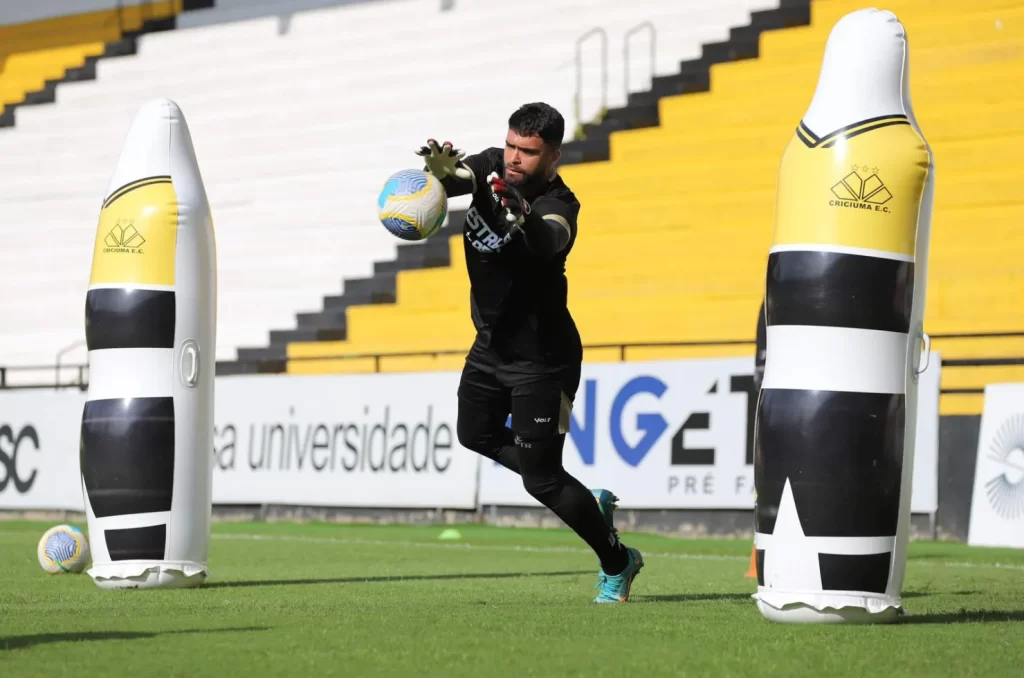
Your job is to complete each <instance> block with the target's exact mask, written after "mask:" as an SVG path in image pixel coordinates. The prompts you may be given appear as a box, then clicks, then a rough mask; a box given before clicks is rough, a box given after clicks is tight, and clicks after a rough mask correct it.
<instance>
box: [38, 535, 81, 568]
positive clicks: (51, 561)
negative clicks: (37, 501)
mask: <svg viewBox="0 0 1024 678" xmlns="http://www.w3.org/2000/svg"><path fill="white" fill-rule="evenodd" d="M37 552H38V555H39V566H40V567H42V568H43V570H44V571H46V572H48V573H50V574H61V573H72V574H78V573H79V572H82V571H83V570H84V569H85V568H86V566H87V565H88V564H89V558H90V553H89V540H88V539H86V538H85V533H84V532H82V531H81V530H80V529H78V528H77V527H75V526H73V525H56V526H54V527H51V528H50V529H48V530H47V531H46V533H45V534H43V536H42V538H41V539H40V540H39V547H38V549H37Z"/></svg>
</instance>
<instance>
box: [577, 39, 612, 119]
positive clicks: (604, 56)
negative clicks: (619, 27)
mask: <svg viewBox="0 0 1024 678" xmlns="http://www.w3.org/2000/svg"><path fill="white" fill-rule="evenodd" d="M592 35H599V36H601V110H602V111H603V110H605V109H606V108H607V107H608V33H607V31H605V30H604V29H603V28H601V27H600V26H594V27H593V28H591V29H590V30H589V31H587V32H586V33H584V34H583V35H581V36H580V37H578V38H576V99H575V102H574V105H575V111H574V112H575V114H576V123H577V124H583V120H582V118H581V116H582V109H583V43H584V42H585V41H586V39H587V38H589V37H590V36H592Z"/></svg>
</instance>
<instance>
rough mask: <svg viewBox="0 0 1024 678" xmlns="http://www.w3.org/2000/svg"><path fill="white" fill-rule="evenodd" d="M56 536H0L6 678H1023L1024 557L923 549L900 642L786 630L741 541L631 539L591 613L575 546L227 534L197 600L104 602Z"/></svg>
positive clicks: (491, 537) (876, 632)
mask: <svg viewBox="0 0 1024 678" xmlns="http://www.w3.org/2000/svg"><path fill="white" fill-rule="evenodd" d="M49 526H50V524H44V523H31V522H0V676H3V677H4V678H9V677H13V676H47V678H54V677H56V676H74V678H82V677H83V676H102V677H104V678H106V677H108V676H121V675H125V676H128V675H130V676H147V677H148V676H154V677H155V676H189V677H193V676H217V677H221V676H312V675H316V676H323V675H337V676H385V675H386V676H417V677H420V676H446V677H448V676H472V677H473V678H482V677H486V676H587V677H589V678H593V677H596V676H617V677H621V676H627V675H629V676H637V677H640V678H644V677H646V676H687V675H713V676H741V675H749V676H758V677H759V678H763V677H764V676H766V675H769V676H770V675H779V676H828V677H829V678H835V677H837V676H846V675H849V676H884V677H886V678H888V677H890V676H904V675H906V676H973V675H977V676H985V677H986V678H993V677H995V676H1021V675H1024V551H1013V550H1008V549H975V548H969V547H966V546H964V545H961V544H950V543H925V542H915V543H912V544H911V548H910V557H909V562H908V565H907V578H906V586H905V599H904V604H905V607H906V610H907V614H906V615H905V616H904V617H903V618H902V619H901V620H900V621H899V622H898V623H896V624H892V625H885V626H783V625H777V624H773V623H771V622H768V621H766V620H765V619H763V618H762V617H761V615H760V613H759V612H758V611H757V608H756V607H755V604H754V602H753V600H751V598H750V594H751V593H752V592H753V591H754V590H755V588H756V583H755V582H754V581H753V580H751V579H745V578H744V576H743V574H744V573H745V572H746V570H747V565H748V562H749V556H750V543H749V542H748V541H732V540H728V541H726V540H705V541H697V540H679V539H670V538H666V537H659V536H654V535H647V534H631V533H623V535H622V536H623V540H624V541H625V542H626V543H628V544H629V545H631V546H636V547H638V548H640V549H641V550H642V551H643V553H644V556H645V560H646V563H647V565H646V567H645V568H644V570H643V571H642V572H641V574H640V576H639V577H638V578H637V579H636V583H635V585H634V588H633V597H632V601H631V602H630V603H628V604H625V605H594V604H592V603H591V600H592V599H593V597H594V594H595V593H596V592H595V590H594V588H593V587H594V584H595V583H596V581H597V576H596V573H597V563H596V560H595V558H594V556H593V555H592V554H591V552H590V551H589V550H587V549H586V548H585V547H583V548H581V546H582V545H581V542H579V541H577V539H576V538H575V536H574V535H572V534H571V533H569V532H567V531H564V530H539V529H516V528H497V527H485V526H459V528H458V529H459V530H460V531H461V533H462V539H461V540H458V541H439V540H438V535H439V534H440V533H441V531H442V530H443V529H444V528H443V526H437V527H403V526H338V525H323V524H305V525H295V524H285V523H272V524H238V523H234V524H231V523H219V524H216V525H215V526H214V529H213V537H212V540H211V543H210V578H209V579H208V581H207V583H206V585H205V586H204V587H203V588H200V589H194V590H179V591H152V590H151V591H138V590H134V591H104V590H101V589H99V588H97V587H96V586H95V585H94V584H93V582H92V580H91V579H90V578H89V577H88V575H84V574H83V575H57V576H50V575H47V574H45V573H44V572H43V571H42V570H41V569H40V568H39V565H38V563H37V561H36V544H37V541H38V539H39V537H40V536H41V535H42V533H43V532H44V530H45V529H46V528H47V527H49ZM79 527H82V528H83V529H84V528H85V525H82V524H79Z"/></svg>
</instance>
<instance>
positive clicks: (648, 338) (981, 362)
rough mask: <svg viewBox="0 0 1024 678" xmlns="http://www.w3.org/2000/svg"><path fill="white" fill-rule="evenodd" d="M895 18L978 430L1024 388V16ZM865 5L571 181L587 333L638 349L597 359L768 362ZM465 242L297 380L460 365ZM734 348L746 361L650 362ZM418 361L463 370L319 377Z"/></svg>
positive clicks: (966, 400)
mask: <svg viewBox="0 0 1024 678" xmlns="http://www.w3.org/2000/svg"><path fill="white" fill-rule="evenodd" d="M888 6H889V7H890V8H891V9H893V10H894V11H896V12H897V13H898V14H899V16H900V18H901V20H902V21H903V22H904V23H905V25H907V26H908V31H909V35H910V44H911V54H912V57H911V58H912V59H913V62H912V63H913V64H914V73H915V81H914V82H913V83H912V95H913V97H914V100H915V107H916V109H917V110H918V118H919V120H920V122H921V124H922V126H923V129H924V130H925V131H926V134H927V135H928V138H929V140H930V142H931V143H932V145H933V150H934V152H935V155H936V158H937V163H938V167H939V169H938V174H939V180H938V189H937V199H936V202H935V216H934V221H933V233H932V250H931V256H930V270H929V293H928V308H927V316H926V329H927V331H928V332H929V333H930V334H932V335H933V336H934V338H935V341H934V343H933V347H934V348H935V349H937V350H939V351H940V352H942V353H943V354H944V373H943V384H942V388H943V391H944V394H943V398H942V405H941V409H942V412H943V413H944V414H977V413H979V412H980V411H981V405H982V394H981V389H982V388H983V387H984V385H985V384H986V383H994V382H1001V381H1019V380H1021V379H1024V364H1022V363H1024V360H1021V356H1024V336H1022V335H1021V334H1020V332H1021V329H1024V304H1022V300H1024V278H1022V277H1021V275H1020V273H1021V268H1020V263H1019V262H1020V261H1021V248H1022V246H1024V240H1022V239H1021V236H1020V231H1019V228H1018V227H1017V224H1019V223H1020V218H1021V216H1022V214H1024V212H1022V210H1024V203H1022V197H1021V194H1020V192H1019V191H1018V190H1017V189H1016V188H1015V187H1014V183H1015V180H1014V174H1015V173H1016V172H1018V171H1019V169H1020V162H1021V161H1020V157H1021V151H1022V150H1024V148H1022V142H1024V137H1022V136H1021V130H1020V122H1019V121H1020V119H1021V118H1020V115H1019V112H1020V110H1021V105H1022V100H1021V98H1020V97H1019V96H1003V93H1002V92H1001V96H1000V98H999V99H995V98H993V97H988V96H986V94H987V93H989V92H990V91H991V88H992V86H993V83H996V82H1012V81H1015V79H1016V77H1019V75H1020V74H1021V72H1022V62H1021V47H1022V42H1021V39H1022V36H1024V31H1022V26H1024V21H1022V20H1024V9H1021V8H1019V7H1018V6H1016V3H1011V2H1006V1H1005V0H982V1H981V2H977V3H972V4H971V5H970V6H969V7H965V6H964V5H963V4H962V3H956V2H951V1H950V2H938V3H935V2H922V1H917V0H894V1H893V2H891V3H889V5H888ZM857 7H859V5H858V4H857V3H854V2H846V1H843V0H820V1H818V2H814V3H812V4H811V22H810V25H809V26H806V27H800V28H790V29H789V30H783V31H777V32H771V31H769V32H766V33H764V34H763V35H760V38H759V40H760V43H759V45H758V38H757V37H755V38H754V44H755V46H759V50H758V53H757V54H756V56H757V58H756V59H747V60H742V61H735V60H733V61H732V62H730V63H714V59H713V56H712V63H711V64H707V63H706V62H705V63H699V62H698V63H697V64H690V65H687V64H684V65H683V70H682V72H681V74H680V76H679V78H677V79H673V78H668V79H663V80H661V81H660V82H659V81H657V80H656V83H655V87H654V88H653V90H652V92H650V93H639V94H635V95H632V96H630V102H629V106H627V110H628V109H630V108H632V109H634V110H636V109H642V108H643V107H645V106H649V105H651V103H652V102H657V106H658V113H659V116H658V122H659V124H658V125H657V126H651V127H648V128H647V129H630V130H613V129H608V128H606V129H605V130H603V131H605V132H606V133H607V138H608V143H609V149H608V157H607V159H599V158H595V157H594V153H595V147H596V148H597V150H596V153H597V154H598V155H599V154H600V142H597V143H595V144H591V146H590V147H589V148H585V149H583V151H582V154H583V155H584V156H585V158H584V159H589V160H593V161H592V162H588V163H584V164H580V165H575V166H566V167H564V168H563V170H562V175H563V177H564V178H565V179H566V181H567V182H568V183H569V185H570V186H571V187H572V188H573V189H574V190H575V191H576V193H577V195H578V196H579V197H580V199H581V202H582V204H583V205H584V210H583V213H582V215H581V233H582V234H583V235H582V237H581V238H580V239H579V241H578V244H577V247H576V249H575V251H574V253H573V255H572V257H571V258H570V263H569V272H570V276H571V278H570V279H571V285H570V295H571V306H572V309H573V312H574V315H575V317H576V318H577V321H578V323H579V325H580V329H581V333H582V334H583V336H584V337H585V342H586V343H587V344H589V345H602V344H605V345H609V344H610V345H615V344H621V345H628V346H627V347H626V348H624V349H621V350H620V349H618V348H616V347H614V346H609V347H606V348H596V349H594V348H592V349H590V350H589V351H588V354H587V356H586V359H587V360H602V359H609V360H618V359H626V360H630V359H649V358H653V357H657V358H669V357H683V356H692V355H702V356H706V355H723V356H724V355H732V354H735V353H736V352H739V353H740V354H747V353H749V352H750V347H749V345H747V344H744V343H742V341H743V340H749V339H748V338H749V337H751V336H752V335H753V329H754V326H753V323H752V322H751V318H753V317H755V314H756V310H757V308H758V301H759V298H760V294H761V290H762V288H763V271H764V259H765V256H766V252H767V248H768V244H769V242H770V233H771V224H772V215H773V207H774V200H773V189H774V181H775V170H776V168H777V165H778V161H779V156H780V153H781V149H782V148H784V146H785V144H786V142H787V141H788V139H789V137H790V135H791V134H792V130H793V127H794V123H795V122H796V121H799V119H800V116H801V115H802V113H803V110H804V108H805V106H806V102H807V101H808V98H809V93H810V92H812V91H813V88H814V84H815V82H816V78H817V73H818V69H819V66H820V55H821V50H822V48H823V46H824V43H825V40H826V38H827V35H828V31H829V30H830V28H831V26H832V25H833V24H834V22H835V21H836V20H837V19H838V18H839V17H840V16H842V15H843V14H845V13H846V12H849V11H852V10H854V9H856V8H857ZM746 35H747V36H749V35H750V34H749V33H747V34H746ZM737 42H738V41H737ZM712 53H713V50H712ZM740 53H741V54H742V52H740ZM734 55H735V53H734ZM746 56H755V55H750V54H747V55H746ZM704 69H709V70H710V91H708V92H703V93H696V92H686V93H684V94H682V95H677V96H662V95H663V94H664V93H665V92H666V90H667V89H668V88H670V87H671V86H672V85H673V84H674V83H678V82H680V81H681V80H682V79H683V78H691V80H690V82H691V83H692V82H693V80H700V79H703V78H705V77H707V76H706V75H705V74H704V73H703V72H700V71H702V70H704ZM951 91H955V92H957V94H958V95H957V96H956V97H951V96H950V92H951ZM975 101H986V102H987V105H988V106H989V109H988V110H983V111H980V110H978V109H977V107H976V105H975V104H973V103H969V102H975ZM641 117H642V116H638V117H635V118H632V120H634V121H636V120H639V119H641ZM620 119H625V120H630V118H629V116H628V115H625V116H621V118H620ZM635 126H641V125H635ZM697 131H699V133H697ZM599 133H600V131H598V133H597V134H595V135H594V136H598V135H599ZM576 153H577V156H578V155H579V154H580V153H581V151H576ZM588 154H589V155H588ZM567 155H569V156H570V157H571V156H572V151H570V152H569V153H568V154H567ZM978 225H983V226H982V228H981V229H980V232H979V228H978ZM446 244H447V245H448V246H450V249H451V251H450V254H449V262H450V263H449V267H448V268H439V269H432V270H403V271H400V272H398V273H397V274H396V273H394V268H395V267H394V266H386V267H382V269H381V270H380V272H379V273H378V275H377V276H376V279H375V282H376V286H375V285H374V283H373V282H367V281H360V282H361V283H364V285H363V286H362V287H361V289H363V288H370V289H375V290H377V291H378V292H381V293H382V294H383V296H385V297H387V301H389V302H390V301H392V299H391V298H390V297H389V295H387V293H386V292H382V290H384V289H386V288H388V287H390V279H391V277H392V276H394V279H395V282H394V285H393V289H394V292H395V294H394V301H395V302H396V303H393V304H380V305H361V306H354V307H349V308H348V309H347V317H348V337H347V340H346V341H330V342H325V341H321V342H293V343H291V344H290V346H289V347H288V356H289V358H290V359H291V360H290V362H289V364H288V370H289V371H290V372H296V373H308V372H320V371H363V370H371V369H375V370H382V371H387V370H389V369H397V370H410V369H431V368H440V367H442V366H444V367H453V366H457V365H458V364H459V355H460V351H461V350H464V349H465V347H466V346H468V343H469V342H470V340H471V327H470V326H469V320H468V302H467V298H466V296H467V295H466V293H465V285H466V283H465V272H464V263H463V261H462V259H461V251H462V245H461V243H460V239H459V238H458V236H454V237H453V238H452V239H451V241H450V242H449V243H446ZM435 253H436V254H437V255H438V256H439V255H440V254H441V250H440V245H438V249H437V250H435ZM729 339H732V340H734V341H736V343H735V344H733V345H725V346H722V345H719V346H715V345H707V344H704V345H699V346H696V347H691V346H686V345H678V346H649V344H652V343H655V342H677V343H679V344H685V343H687V342H693V343H697V344H701V343H702V342H713V341H715V340H719V341H721V340H729ZM644 344H648V346H644ZM415 350H438V351H451V353H449V354H447V355H444V354H443V355H438V356H429V357H405V356H403V357H396V358H375V359H370V358H363V359H358V360H339V359H336V358H334V359H324V360H314V359H315V358H318V357H324V356H329V357H335V356H343V355H346V354H348V355H353V354H355V355H358V354H367V353H381V352H390V351H397V352H402V351H415Z"/></svg>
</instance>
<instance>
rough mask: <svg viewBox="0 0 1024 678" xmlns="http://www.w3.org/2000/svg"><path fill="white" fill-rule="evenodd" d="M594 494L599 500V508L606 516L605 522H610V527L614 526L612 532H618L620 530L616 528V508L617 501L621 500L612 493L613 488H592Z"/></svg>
mask: <svg viewBox="0 0 1024 678" xmlns="http://www.w3.org/2000/svg"><path fill="white" fill-rule="evenodd" d="M591 492H592V493H593V495H594V499H595V500H596V501H597V508H599V509H601V515H602V516H604V522H606V523H608V527H610V528H612V532H615V533H616V534H618V532H619V531H618V530H617V529H616V528H615V509H616V508H618V506H617V505H616V503H615V502H617V501H618V500H619V498H618V497H616V496H615V494H614V493H612V491H611V490H591Z"/></svg>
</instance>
